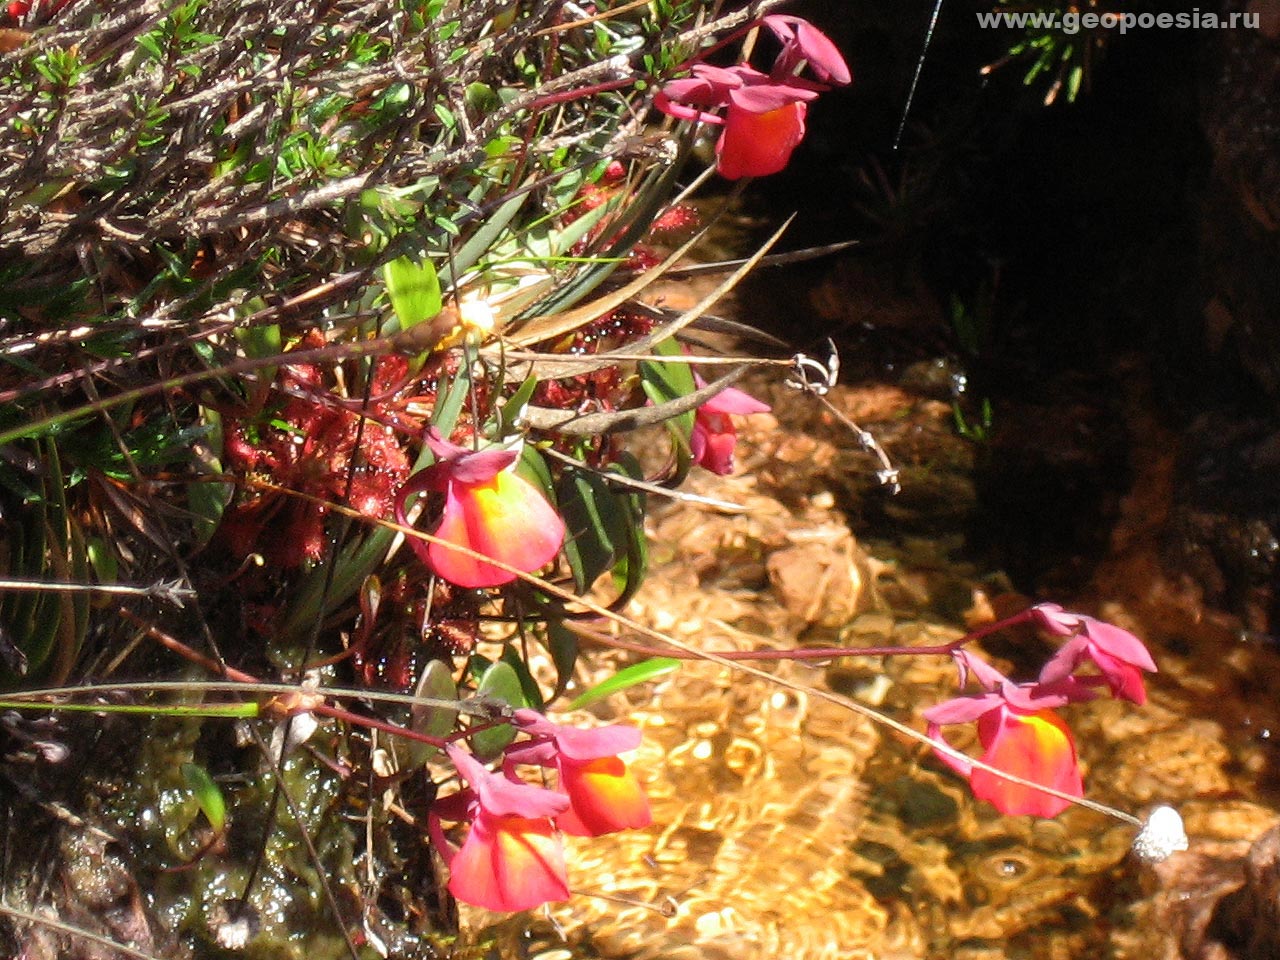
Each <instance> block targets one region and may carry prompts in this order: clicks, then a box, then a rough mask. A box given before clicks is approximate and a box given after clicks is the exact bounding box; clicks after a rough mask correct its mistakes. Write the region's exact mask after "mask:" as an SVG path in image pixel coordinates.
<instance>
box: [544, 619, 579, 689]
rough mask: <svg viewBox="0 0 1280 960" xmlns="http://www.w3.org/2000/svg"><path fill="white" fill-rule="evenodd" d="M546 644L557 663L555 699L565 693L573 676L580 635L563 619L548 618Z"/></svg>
mask: <svg viewBox="0 0 1280 960" xmlns="http://www.w3.org/2000/svg"><path fill="white" fill-rule="evenodd" d="M544 646H546V648H547V652H548V653H550V654H551V661H552V663H554V664H555V665H556V689H555V693H554V694H553V695H552V699H555V697H558V696H560V694H562V693H564V688H565V687H566V686H567V685H568V683H569V681H570V680H571V679H572V678H573V668H574V666H575V665H576V664H577V662H578V635H577V634H576V633H574V632H573V631H572V630H570V629H569V628H568V627H566V626H565V624H564V621H563V620H548V621H547V636H546V640H545V641H544Z"/></svg>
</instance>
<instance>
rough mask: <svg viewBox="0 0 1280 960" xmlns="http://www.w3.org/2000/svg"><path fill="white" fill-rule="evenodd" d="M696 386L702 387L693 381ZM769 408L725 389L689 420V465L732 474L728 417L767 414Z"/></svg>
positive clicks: (733, 440) (733, 441) (732, 434)
mask: <svg viewBox="0 0 1280 960" xmlns="http://www.w3.org/2000/svg"><path fill="white" fill-rule="evenodd" d="M695 379H696V380H697V383H698V386H699V387H702V386H705V385H706V384H705V383H704V382H703V381H702V378H701V377H697V378H695ZM769 410H770V407H769V405H768V404H767V403H761V402H760V401H759V400H757V399H755V397H752V396H750V395H748V394H746V393H743V392H742V391H741V390H737V389H735V388H733V387H728V388H727V389H725V390H721V391H720V392H719V393H717V394H716V395H715V396H714V397H712V398H711V399H710V400H708V401H707V402H706V403H704V404H703V405H702V406H700V407H699V408H698V410H697V413H696V414H695V415H694V419H693V433H692V435H691V436H690V437H689V448H690V450H691V452H692V453H693V462H694V463H696V464H698V466H700V467H704V468H706V469H707V470H710V471H711V472H712V473H718V474H720V475H721V476H727V475H728V474H730V473H733V450H734V447H736V446H737V444H738V432H737V430H735V429H734V426H733V421H732V420H730V419H729V417H730V415H731V414H735V413H737V414H751V413H768V412H769Z"/></svg>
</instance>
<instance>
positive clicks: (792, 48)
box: [762, 13, 853, 87]
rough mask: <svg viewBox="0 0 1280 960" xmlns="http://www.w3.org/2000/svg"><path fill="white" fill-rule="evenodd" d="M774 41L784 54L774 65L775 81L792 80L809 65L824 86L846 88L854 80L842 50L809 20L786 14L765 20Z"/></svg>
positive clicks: (777, 14) (772, 15) (776, 14)
mask: <svg viewBox="0 0 1280 960" xmlns="http://www.w3.org/2000/svg"><path fill="white" fill-rule="evenodd" d="M762 22H763V23H764V25H765V26H766V27H768V28H769V29H770V30H771V31H772V32H773V35H774V36H775V37H777V38H778V40H780V41H781V42H782V53H781V54H780V55H779V56H778V59H777V60H776V61H775V62H774V65H773V70H772V71H771V73H772V74H773V76H775V77H790V76H794V75H795V74H796V72H797V71H798V70H799V69H800V68H801V67H802V66H805V65H807V66H808V67H809V69H810V70H812V71H813V74H814V76H816V77H817V78H818V79H819V80H820V81H822V82H823V83H831V84H835V85H836V86H841V87H842V86H845V85H846V84H848V83H849V82H850V81H852V80H853V77H852V76H851V75H850V73H849V65H848V64H847V63H845V62H844V57H842V56H841V55H840V50H839V49H838V48H837V47H836V45H835V44H834V43H832V42H831V38H830V37H828V36H827V35H826V34H825V33H823V32H822V31H821V30H819V29H818V28H817V27H815V26H814V25H813V24H811V23H810V22H809V21H808V20H802V19H801V18H800V17H793V16H790V15H788V14H784V13H774V14H770V15H769V16H767V17H763V18H762Z"/></svg>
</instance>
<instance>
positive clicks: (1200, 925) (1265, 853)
mask: <svg viewBox="0 0 1280 960" xmlns="http://www.w3.org/2000/svg"><path fill="white" fill-rule="evenodd" d="M1188 826H1189V832H1190V833H1191V834H1192V836H1193V840H1192V843H1191V849H1190V850H1188V851H1186V852H1183V853H1177V854H1174V855H1173V856H1172V857H1170V858H1169V859H1167V860H1165V861H1163V862H1161V863H1159V864H1156V865H1155V866H1154V867H1152V868H1151V869H1150V870H1149V871H1147V872H1145V873H1144V875H1143V876H1144V882H1145V884H1146V885H1147V886H1148V887H1149V888H1152V890H1153V892H1152V894H1151V896H1150V897H1148V899H1146V900H1144V901H1142V902H1140V903H1138V904H1137V905H1136V906H1135V907H1134V909H1133V918H1134V920H1135V921H1136V922H1135V923H1133V924H1131V925H1128V929H1127V930H1125V931H1117V932H1116V933H1115V934H1114V935H1113V937H1112V946H1113V949H1114V952H1115V955H1116V957H1117V958H1119V960H1275V958H1277V957H1280V952H1277V948H1278V947H1280V824H1276V822H1275V814H1274V813H1273V812H1271V811H1268V810H1265V809H1264V808H1261V807H1258V806H1256V805H1253V804H1248V803H1243V802H1234V803H1219V804H1214V805H1211V806H1209V807H1206V808H1204V809H1194V808H1192V809H1190V810H1189V819H1188ZM1260 831H1261V833H1260ZM1252 838H1257V839H1252Z"/></svg>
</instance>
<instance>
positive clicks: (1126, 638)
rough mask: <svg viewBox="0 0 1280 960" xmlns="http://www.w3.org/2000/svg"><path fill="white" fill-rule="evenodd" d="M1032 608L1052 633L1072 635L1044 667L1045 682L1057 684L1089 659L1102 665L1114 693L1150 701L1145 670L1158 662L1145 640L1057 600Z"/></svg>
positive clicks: (1104, 679)
mask: <svg viewBox="0 0 1280 960" xmlns="http://www.w3.org/2000/svg"><path fill="white" fill-rule="evenodd" d="M1031 610H1032V614H1033V615H1034V618H1035V619H1036V620H1037V621H1038V622H1039V623H1040V625H1041V626H1043V627H1044V628H1045V629H1046V630H1048V631H1049V632H1050V633H1052V634H1054V635H1056V636H1059V637H1070V638H1071V639H1070V640H1068V641H1067V642H1066V643H1065V644H1063V645H1062V647H1060V648H1059V650H1058V652H1057V653H1056V654H1054V656H1053V659H1051V660H1050V661H1049V662H1048V663H1046V664H1045V665H1044V669H1043V670H1041V671H1040V682H1041V683H1043V684H1054V683H1057V682H1059V681H1061V680H1063V679H1065V678H1066V677H1068V676H1070V675H1071V674H1072V673H1073V672H1074V671H1075V669H1076V667H1077V666H1079V665H1080V663H1081V662H1082V661H1084V660H1086V659H1087V660H1092V661H1093V663H1094V665H1095V666H1096V667H1097V668H1098V671H1099V672H1100V673H1101V674H1102V679H1103V681H1105V682H1106V685H1107V687H1108V688H1109V689H1110V690H1111V695H1112V696H1113V697H1119V698H1121V699H1124V700H1131V701H1132V702H1134V703H1136V704H1138V705H1139V706H1141V705H1142V704H1144V703H1146V702H1147V691H1146V687H1145V686H1143V683H1142V671H1143V670H1147V671H1150V672H1151V673H1155V672H1156V664H1155V661H1154V660H1152V659H1151V654H1150V652H1148V650H1147V648H1146V647H1145V646H1143V643H1142V641H1141V640H1139V639H1138V638H1137V637H1135V636H1134V635H1133V634H1132V633H1130V632H1129V631H1128V630H1122V629H1120V628H1119V627H1117V626H1113V625H1112V624H1110V623H1104V622H1103V621H1101V620H1095V619H1094V618H1093V617H1086V616H1084V615H1082V614H1078V613H1068V612H1067V611H1066V610H1063V609H1062V607H1060V606H1058V605H1057V604H1056V603H1042V604H1039V605H1037V606H1035V607H1032V608H1031ZM1094 679H1096V678H1094ZM1086 682H1087V681H1086Z"/></svg>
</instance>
